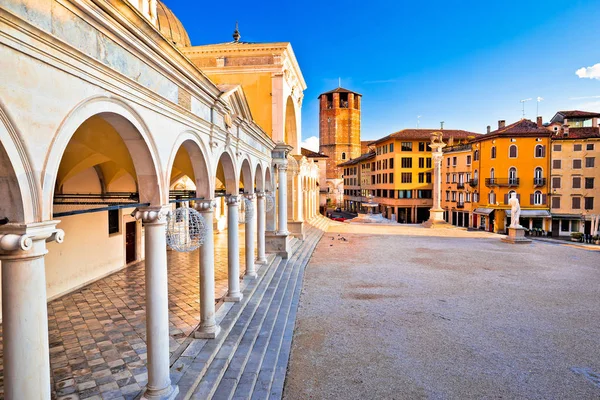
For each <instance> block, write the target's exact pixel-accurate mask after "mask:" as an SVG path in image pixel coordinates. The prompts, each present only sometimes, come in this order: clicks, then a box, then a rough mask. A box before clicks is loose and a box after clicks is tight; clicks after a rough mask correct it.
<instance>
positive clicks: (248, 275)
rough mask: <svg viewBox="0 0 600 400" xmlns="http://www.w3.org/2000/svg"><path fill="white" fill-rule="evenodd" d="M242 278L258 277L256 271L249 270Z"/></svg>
mask: <svg viewBox="0 0 600 400" xmlns="http://www.w3.org/2000/svg"><path fill="white" fill-rule="evenodd" d="M244 278H250V279H256V278H258V274H257V273H256V272H251V273H249V274H244Z"/></svg>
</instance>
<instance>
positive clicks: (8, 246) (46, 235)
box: [0, 220, 65, 255]
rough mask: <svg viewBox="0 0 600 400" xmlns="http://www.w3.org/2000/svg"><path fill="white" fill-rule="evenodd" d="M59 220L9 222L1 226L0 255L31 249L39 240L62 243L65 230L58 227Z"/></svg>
mask: <svg viewBox="0 0 600 400" xmlns="http://www.w3.org/2000/svg"><path fill="white" fill-rule="evenodd" d="M59 222H60V221H56V220H52V221H44V222H35V223H31V224H7V225H4V226H2V227H0V255H1V254H7V253H11V252H18V251H29V250H31V249H32V247H33V242H34V241H39V240H43V241H45V242H53V241H56V243H62V242H63V241H64V239H65V232H64V231H63V230H62V229H57V228H56V225H57V224H58V223H59ZM44 254H45V253H44Z"/></svg>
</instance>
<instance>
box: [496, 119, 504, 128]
mask: <svg viewBox="0 0 600 400" xmlns="http://www.w3.org/2000/svg"><path fill="white" fill-rule="evenodd" d="M505 126H506V121H505V120H503V119H501V120H499V121H498V129H502V128H504V127H505Z"/></svg>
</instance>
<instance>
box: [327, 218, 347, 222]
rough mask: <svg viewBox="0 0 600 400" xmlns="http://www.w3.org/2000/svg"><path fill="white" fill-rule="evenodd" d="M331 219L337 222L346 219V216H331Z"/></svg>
mask: <svg viewBox="0 0 600 400" xmlns="http://www.w3.org/2000/svg"><path fill="white" fill-rule="evenodd" d="M331 220H332V221H339V222H344V221H345V220H346V218H342V217H333V218H331Z"/></svg>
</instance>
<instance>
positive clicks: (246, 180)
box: [239, 158, 254, 193]
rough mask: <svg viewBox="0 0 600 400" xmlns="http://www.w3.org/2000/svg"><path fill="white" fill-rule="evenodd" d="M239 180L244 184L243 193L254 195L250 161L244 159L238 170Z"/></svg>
mask: <svg viewBox="0 0 600 400" xmlns="http://www.w3.org/2000/svg"><path fill="white" fill-rule="evenodd" d="M239 176H240V180H241V181H242V183H243V184H244V193H254V177H253V176H252V167H251V166H250V161H248V159H247V158H244V160H243V161H242V166H241V168H240V174H239Z"/></svg>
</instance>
